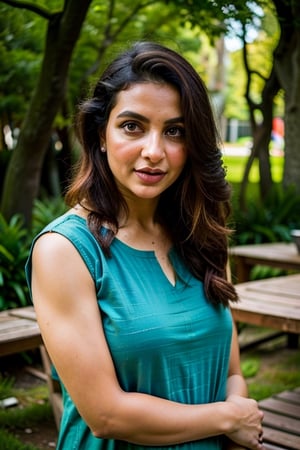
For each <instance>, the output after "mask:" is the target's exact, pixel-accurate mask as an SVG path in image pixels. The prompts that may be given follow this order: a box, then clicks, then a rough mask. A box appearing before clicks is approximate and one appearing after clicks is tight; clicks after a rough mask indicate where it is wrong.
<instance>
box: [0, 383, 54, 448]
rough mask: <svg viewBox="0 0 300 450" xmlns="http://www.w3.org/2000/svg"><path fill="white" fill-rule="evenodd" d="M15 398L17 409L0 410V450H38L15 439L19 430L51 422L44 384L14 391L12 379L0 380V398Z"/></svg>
mask: <svg viewBox="0 0 300 450" xmlns="http://www.w3.org/2000/svg"><path fill="white" fill-rule="evenodd" d="M7 397H16V398H17V400H18V402H19V405H18V407H13V408H8V409H0V443H1V450H39V449H38V447H36V446H34V445H29V444H24V443H23V442H21V441H20V439H18V438H17V436H16V434H18V432H19V431H20V430H24V429H32V428H33V427H38V426H39V424H41V423H43V424H44V423H47V422H49V421H53V413H52V409H51V406H50V404H49V401H48V388H47V385H46V384H42V385H34V386H33V387H29V388H26V389H25V388H22V389H16V388H15V387H14V379H13V378H4V377H3V378H1V379H0V398H1V399H3V398H7Z"/></svg>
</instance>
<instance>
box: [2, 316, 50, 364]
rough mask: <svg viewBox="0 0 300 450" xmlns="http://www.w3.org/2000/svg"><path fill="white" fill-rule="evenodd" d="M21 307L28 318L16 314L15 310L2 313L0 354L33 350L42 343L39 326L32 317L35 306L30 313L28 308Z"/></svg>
mask: <svg viewBox="0 0 300 450" xmlns="http://www.w3.org/2000/svg"><path fill="white" fill-rule="evenodd" d="M21 309H22V310H23V313H24V317H26V318H20V317H18V316H14V315H13V310H8V311H3V312H1V313H0V356H5V355H9V354H12V353H19V352H23V351H26V350H31V349H33V348H36V347H39V346H40V345H41V343H42V338H41V334H40V329H39V326H38V324H37V322H36V321H35V320H33V319H32V317H33V316H32V312H33V311H32V310H33V308H30V309H28V314H26V311H27V310H26V308H21ZM28 317H30V318H28Z"/></svg>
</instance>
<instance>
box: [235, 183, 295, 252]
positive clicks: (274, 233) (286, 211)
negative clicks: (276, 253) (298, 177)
mask: <svg viewBox="0 0 300 450" xmlns="http://www.w3.org/2000/svg"><path fill="white" fill-rule="evenodd" d="M233 221H234V224H235V230H236V231H235V242H234V244H235V245H245V244H260V243H263V242H279V241H282V242H290V241H291V236H290V230H291V229H293V228H299V227H300V195H299V194H297V193H296V190H295V189H294V187H293V186H289V187H288V188H285V189H284V188H283V187H282V186H281V185H274V187H273V189H272V190H271V192H270V193H269V195H268V196H267V197H266V199H265V200H264V202H261V201H259V200H254V199H249V200H248V204H247V210H246V211H241V210H240V209H239V208H237V207H236V208H235V210H234V214H233Z"/></svg>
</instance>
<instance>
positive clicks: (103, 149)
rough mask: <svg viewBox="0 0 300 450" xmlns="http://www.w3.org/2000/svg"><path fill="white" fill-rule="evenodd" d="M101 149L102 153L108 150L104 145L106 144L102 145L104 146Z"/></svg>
mask: <svg viewBox="0 0 300 450" xmlns="http://www.w3.org/2000/svg"><path fill="white" fill-rule="evenodd" d="M100 150H101V152H102V153H105V152H106V148H105V147H104V145H102V147H101V148H100Z"/></svg>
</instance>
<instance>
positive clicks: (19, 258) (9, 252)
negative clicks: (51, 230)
mask: <svg viewBox="0 0 300 450" xmlns="http://www.w3.org/2000/svg"><path fill="white" fill-rule="evenodd" d="M27 242H28V241H27V233H26V230H25V228H24V226H23V220H22V218H21V217H20V216H19V215H14V216H13V217H12V218H11V220H10V221H9V222H6V220H5V219H4V217H3V216H2V215H1V214H0V310H3V309H8V308H15V307H18V306H26V304H27V303H28V288H27V286H26V280H25V273H24V265H25V262H26V259H27V256H28V244H27Z"/></svg>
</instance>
